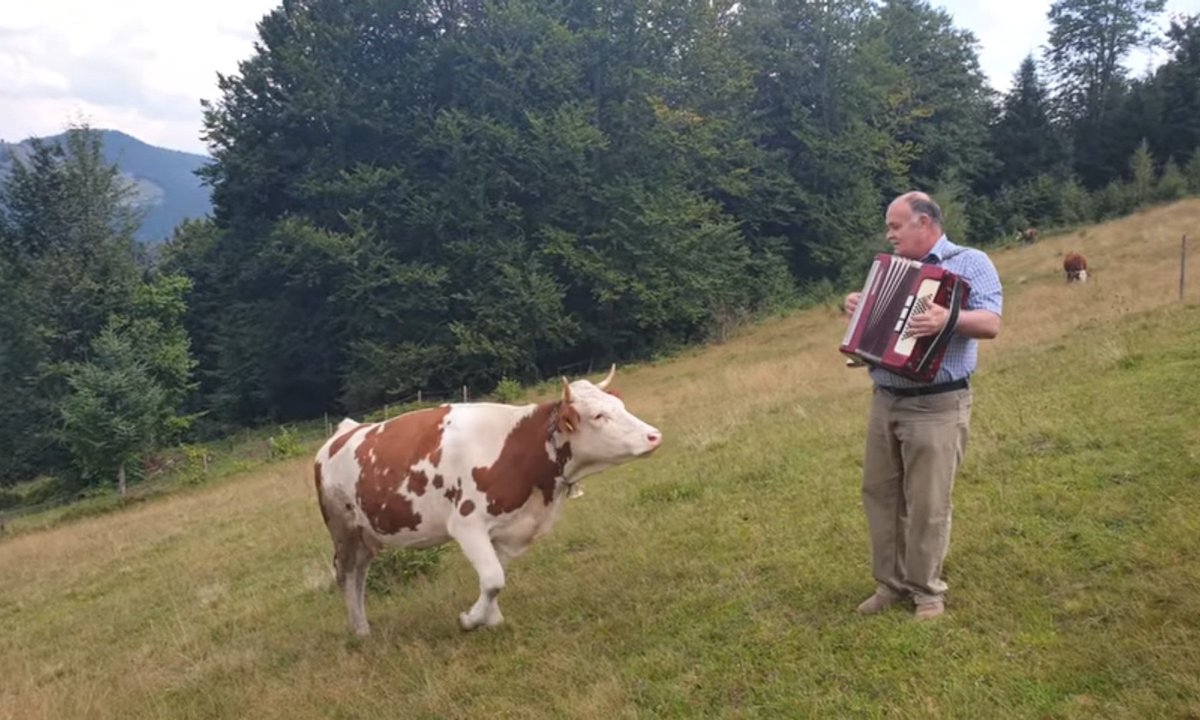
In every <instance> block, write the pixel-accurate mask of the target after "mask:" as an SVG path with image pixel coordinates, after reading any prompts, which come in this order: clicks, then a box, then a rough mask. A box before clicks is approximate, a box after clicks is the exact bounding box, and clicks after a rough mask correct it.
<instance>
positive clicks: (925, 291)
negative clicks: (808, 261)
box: [840, 253, 971, 382]
mask: <svg viewBox="0 0 1200 720" xmlns="http://www.w3.org/2000/svg"><path fill="white" fill-rule="evenodd" d="M970 290H971V288H970V285H969V284H968V283H967V281H966V280H964V279H962V277H960V276H958V275H955V274H954V273H952V272H950V271H949V270H946V269H945V268H943V267H941V266H939V265H927V264H924V263H919V262H916V261H915V260H908V259H906V258H902V257H900V256H898V255H888V254H886V253H880V254H879V255H876V256H875V261H874V262H873V263H872V264H871V270H870V272H868V273H867V282H866V284H865V285H863V291H862V297H861V298H860V299H859V301H858V307H857V308H855V310H854V316H853V317H851V318H850V327H848V328H847V329H846V336H845V337H844V338H842V344H841V347H840V350H841V351H842V353H843V354H845V355H848V356H849V357H851V358H853V359H855V360H858V361H861V362H865V363H867V364H868V365H873V366H876V367H881V368H884V369H886V370H889V371H891V372H894V373H896V374H897V375H902V376H904V377H907V378H909V379H912V380H917V381H919V382H929V381H931V380H933V378H934V376H935V375H937V371H938V369H939V368H940V367H941V366H942V358H943V357H944V356H945V354H946V347H947V346H948V345H949V344H950V336H951V335H952V334H953V331H954V325H955V323H956V322H957V320H958V312H959V310H960V309H961V308H962V306H963V304H964V303H965V302H966V300H967V294H968V293H969V292H970ZM931 303H937V304H938V305H941V306H942V307H945V308H948V309H949V310H950V318H949V319H948V320H947V322H946V326H945V327H944V328H942V331H941V332H940V333H938V334H937V335H931V336H926V337H920V338H917V337H912V336H911V335H909V334H908V322H909V319H910V318H913V317H915V316H917V315H920V314H921V313H922V312H924V311H925V309H926V308H928V307H929V305H930V304H931Z"/></svg>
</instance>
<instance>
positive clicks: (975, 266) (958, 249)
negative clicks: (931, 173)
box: [871, 235, 1004, 387]
mask: <svg viewBox="0 0 1200 720" xmlns="http://www.w3.org/2000/svg"><path fill="white" fill-rule="evenodd" d="M921 262H925V263H932V264H935V265H941V266H942V267H944V268H946V269H947V270H949V271H950V272H952V273H955V274H956V275H959V276H961V277H962V278H963V279H964V280H966V281H967V282H968V283H969V284H970V285H971V292H970V293H968V295H967V302H966V304H965V305H964V306H963V309H964V310H990V311H991V312H994V313H996V314H997V315H999V314H1000V310H1001V306H1002V305H1003V304H1004V292H1003V290H1002V289H1001V287H1000V276H999V275H998V274H997V273H996V266H995V265H993V264H992V261H991V258H989V257H988V256H987V254H986V253H984V252H983V251H982V250H976V249H974V248H968V247H963V246H961V245H955V244H954V243H952V242H950V241H949V240H948V239H946V236H945V235H942V236H941V237H940V238H938V241H937V243H936V244H935V245H934V246H933V249H932V250H930V251H929V254H928V255H926V256H925V257H924V258H922V260H921ZM978 361H979V341H978V340H976V339H975V338H969V337H966V336H964V335H958V334H957V333H956V334H954V335H952V336H951V338H950V344H949V346H948V347H947V348H946V354H945V356H944V357H943V358H942V366H941V367H940V368H938V372H937V375H935V376H934V378H933V381H932V383H930V384H933V385H940V384H941V383H947V382H953V381H955V380H962V379H964V378H969V377H970V376H971V373H973V372H975V366H976V365H977V364H978ZM871 379H872V380H874V381H875V384H876V385H881V386H883V387H919V386H921V385H924V384H925V383H919V382H917V381H916V380H910V379H908V378H906V377H902V376H900V375H897V374H895V373H893V372H889V371H887V370H884V369H883V368H876V367H873V368H871Z"/></svg>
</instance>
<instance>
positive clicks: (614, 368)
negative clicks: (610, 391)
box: [596, 363, 617, 390]
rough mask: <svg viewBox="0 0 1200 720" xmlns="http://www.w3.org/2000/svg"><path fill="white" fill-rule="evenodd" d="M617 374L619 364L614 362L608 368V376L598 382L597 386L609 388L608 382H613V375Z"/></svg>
mask: <svg viewBox="0 0 1200 720" xmlns="http://www.w3.org/2000/svg"><path fill="white" fill-rule="evenodd" d="M616 374H617V364H616V363H613V364H612V367H610V368H609V369H608V377H606V378H604V379H603V380H601V381H600V382H598V383H596V387H598V388H600V389H601V390H603V389H605V388H607V387H608V384H609V383H610V382H612V379H613V375H616Z"/></svg>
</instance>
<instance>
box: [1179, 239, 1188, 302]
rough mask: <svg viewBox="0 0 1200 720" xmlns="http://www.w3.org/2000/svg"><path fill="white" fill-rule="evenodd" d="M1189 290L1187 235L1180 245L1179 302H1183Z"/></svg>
mask: <svg viewBox="0 0 1200 720" xmlns="http://www.w3.org/2000/svg"><path fill="white" fill-rule="evenodd" d="M1186 292H1187V235H1184V236H1183V242H1182V243H1180V247H1179V302H1183V298H1184V296H1185V293H1186Z"/></svg>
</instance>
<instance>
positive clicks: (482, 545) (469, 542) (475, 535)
mask: <svg viewBox="0 0 1200 720" xmlns="http://www.w3.org/2000/svg"><path fill="white" fill-rule="evenodd" d="M450 534H451V535H453V536H454V539H455V540H456V541H457V542H458V545H459V547H461V548H462V551H463V554H464V555H466V556H467V560H469V561H470V563H471V566H472V567H474V568H475V572H476V573H478V575H479V599H478V600H476V601H475V604H474V605H473V606H472V607H471V609H470V610H468V611H467V612H465V613H461V614H460V615H459V616H458V624H459V627H461V628H462V629H463V630H474V629H475V628H477V627H479V626H480V625H487V626H488V627H494V626H496V625H499V624H500V623H502V622H504V616H503V615H501V614H500V604H499V603H497V602H496V596H497V595H499V594H500V591H501V590H503V589H504V566H503V565H502V564H501V563H500V558H499V556H498V555H497V554H496V548H495V547H493V546H492V540H491V538H489V537H488V536H487V532H485V531H484V530H482V529H480V528H471V529H464V530H462V531H459V532H455V530H454V529H453V528H452V529H451V531H450Z"/></svg>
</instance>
